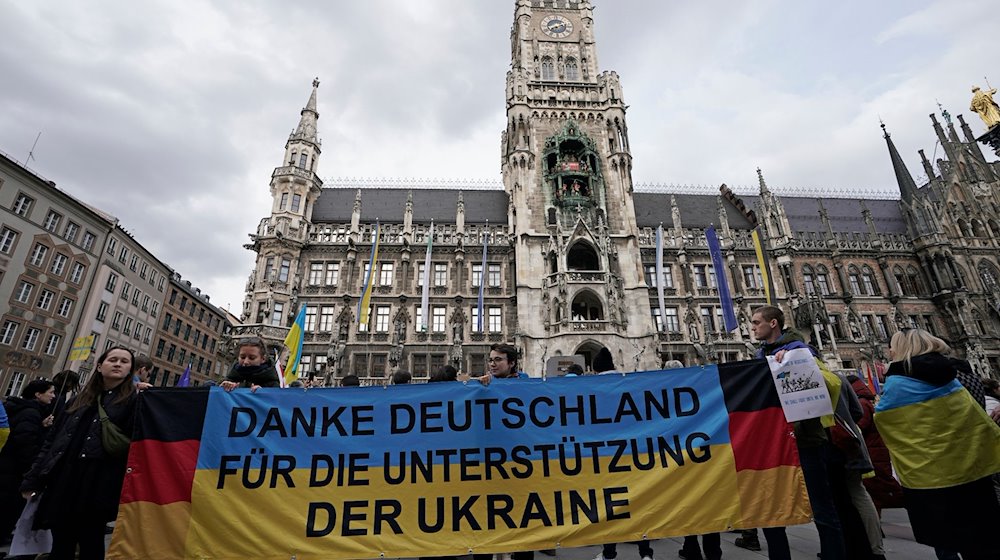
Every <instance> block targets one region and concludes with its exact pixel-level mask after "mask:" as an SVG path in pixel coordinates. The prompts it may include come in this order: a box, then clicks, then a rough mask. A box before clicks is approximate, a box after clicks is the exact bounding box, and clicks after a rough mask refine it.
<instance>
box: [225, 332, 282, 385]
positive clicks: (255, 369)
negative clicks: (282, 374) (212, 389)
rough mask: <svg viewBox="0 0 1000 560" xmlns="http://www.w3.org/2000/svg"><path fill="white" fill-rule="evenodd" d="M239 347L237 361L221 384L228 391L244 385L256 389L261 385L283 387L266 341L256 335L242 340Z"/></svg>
mask: <svg viewBox="0 0 1000 560" xmlns="http://www.w3.org/2000/svg"><path fill="white" fill-rule="evenodd" d="M239 344H240V345H239V347H238V348H237V352H238V353H237V359H236V363H235V364H233V367H232V368H231V369H230V370H229V373H227V374H226V379H225V380H224V381H223V382H222V383H220V384H219V386H220V387H222V388H223V389H225V390H226V391H232V390H233V389H235V388H237V387H239V386H240V385H243V386H244V387H250V390H251V391H256V390H257V389H260V388H261V387H281V382H280V381H279V380H278V370H276V369H274V364H273V363H271V360H270V359H268V358H267V347H266V346H264V341H263V340H261V339H260V338H258V337H256V336H252V337H250V338H244V339H242V340H240V343H239Z"/></svg>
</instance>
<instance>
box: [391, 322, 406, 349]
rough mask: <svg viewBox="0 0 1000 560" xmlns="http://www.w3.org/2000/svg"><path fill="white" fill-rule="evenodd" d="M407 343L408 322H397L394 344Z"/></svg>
mask: <svg viewBox="0 0 1000 560" xmlns="http://www.w3.org/2000/svg"><path fill="white" fill-rule="evenodd" d="M405 341H406V322H405V321H396V336H395V339H394V342H395V343H396V344H402V343H403V342H405Z"/></svg>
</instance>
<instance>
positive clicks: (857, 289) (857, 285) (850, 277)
mask: <svg viewBox="0 0 1000 560" xmlns="http://www.w3.org/2000/svg"><path fill="white" fill-rule="evenodd" d="M847 282H848V283H849V284H850V285H851V293H852V294H854V295H856V296H860V295H861V294H862V292H861V271H859V270H858V267H856V266H854V265H853V264H852V265H851V266H849V267H847Z"/></svg>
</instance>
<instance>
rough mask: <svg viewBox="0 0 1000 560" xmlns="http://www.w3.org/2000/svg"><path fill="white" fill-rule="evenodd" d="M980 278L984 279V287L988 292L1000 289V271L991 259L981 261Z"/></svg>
mask: <svg viewBox="0 0 1000 560" xmlns="http://www.w3.org/2000/svg"><path fill="white" fill-rule="evenodd" d="M979 279H980V280H982V282H983V287H984V288H985V289H986V291H987V292H996V291H998V290H1000V272H998V271H997V267H996V266H994V265H993V263H991V262H990V261H987V260H982V261H980V262H979Z"/></svg>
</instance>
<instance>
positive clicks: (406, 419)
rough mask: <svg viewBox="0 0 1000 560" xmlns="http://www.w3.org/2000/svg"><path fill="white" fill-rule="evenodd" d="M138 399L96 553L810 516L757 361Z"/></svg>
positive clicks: (549, 540) (305, 552) (279, 548)
mask: <svg viewBox="0 0 1000 560" xmlns="http://www.w3.org/2000/svg"><path fill="white" fill-rule="evenodd" d="M140 399H141V401H140V407H139V418H138V420H137V428H136V429H137V433H136V434H135V437H134V438H133V444H132V449H131V453H130V456H129V467H130V471H129V474H128V475H127V477H126V481H125V487H124V489H123V492H122V505H121V508H120V513H119V518H118V524H117V529H116V531H115V535H114V539H113V542H112V545H111V549H110V550H109V554H108V557H109V558H162V559H170V558H261V559H272V558H273V559H278V558H281V559H287V558H291V557H293V556H294V557H295V558H297V559H305V558H334V559H338V558H342V559H347V558H372V557H378V556H380V555H384V556H387V557H415V556H447V555H461V554H468V553H469V552H470V551H471V552H475V553H497V552H513V551H519V550H538V549H543V548H545V549H547V548H557V547H576V546H585V545H593V544H601V543H609V542H624V541H634V540H638V539H640V538H650V539H655V538H661V537H669V536H681V535H689V534H699V533H708V532H715V531H722V530H726V529H729V528H749V527H768V526H785V525H792V524H798V523H805V522H807V521H808V520H809V518H810V511H809V506H808V501H807V499H806V496H805V487H804V484H803V478H802V472H801V467H800V466H799V460H798V454H797V452H796V449H795V443H794V440H793V439H792V437H791V435H790V433H791V429H790V427H789V426H788V424H787V423H786V422H785V421H784V417H783V413H782V411H781V406H780V403H779V401H778V395H777V393H776V392H775V389H774V384H773V383H772V381H771V378H770V373H769V370H768V368H767V365H766V362H764V361H763V360H757V361H750V362H739V363H735V364H725V365H723V366H720V367H715V366H712V367H704V368H702V367H697V368H688V369H682V370H670V371H651V372H641V373H634V374H628V375H601V376H585V377H575V378H562V377H560V378H555V379H549V380H544V381H543V380H540V379H511V380H506V379H495V380H494V381H493V382H492V383H491V384H490V385H489V386H487V387H484V386H482V385H480V384H479V383H478V382H475V381H473V382H469V383H464V384H463V383H459V382H454V383H430V384H414V385H398V386H389V387H361V388H336V389H312V390H308V391H305V392H299V391H294V392H293V391H281V390H278V389H273V390H272V389H260V390H258V391H257V392H256V393H251V392H250V391H249V390H246V391H244V390H239V389H238V390H235V391H233V392H230V393H227V392H225V391H222V390H220V389H218V388H212V389H211V390H199V389H194V390H190V389H189V390H186V391H183V392H180V391H171V390H169V389H165V390H150V391H147V392H145V393H143V394H142V395H141V396H140ZM150 527H155V528H156V529H155V530H150V529H149V528H150Z"/></svg>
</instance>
